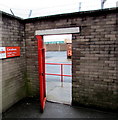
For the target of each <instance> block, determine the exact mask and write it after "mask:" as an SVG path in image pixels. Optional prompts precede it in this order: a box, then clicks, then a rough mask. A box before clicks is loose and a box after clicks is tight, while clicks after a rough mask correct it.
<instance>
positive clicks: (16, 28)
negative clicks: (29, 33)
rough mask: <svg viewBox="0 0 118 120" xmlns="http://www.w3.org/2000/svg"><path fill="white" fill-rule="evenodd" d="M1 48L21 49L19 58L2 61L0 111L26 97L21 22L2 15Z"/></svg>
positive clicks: (22, 26)
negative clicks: (0, 102)
mask: <svg viewBox="0 0 118 120" xmlns="http://www.w3.org/2000/svg"><path fill="white" fill-rule="evenodd" d="M1 40H2V46H3V47H13V46H19V47H20V48H21V50H20V52H21V56H20V57H14V58H7V59H2V60H0V62H2V69H0V70H2V110H3V111H5V110H6V109H8V108H9V107H11V106H12V105H13V104H14V103H16V102H17V101H19V100H20V99H22V98H24V97H25V96H26V79H25V77H26V61H25V39H24V24H23V22H22V20H20V19H16V18H14V17H10V16H7V15H4V14H2V39H1Z"/></svg>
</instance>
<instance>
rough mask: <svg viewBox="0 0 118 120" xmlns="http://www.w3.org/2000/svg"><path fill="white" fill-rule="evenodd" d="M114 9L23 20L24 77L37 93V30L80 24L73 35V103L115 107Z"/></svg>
mask: <svg viewBox="0 0 118 120" xmlns="http://www.w3.org/2000/svg"><path fill="white" fill-rule="evenodd" d="M116 11H117V9H115V10H109V9H108V10H104V11H93V12H85V13H84V12H83V13H76V14H67V15H57V16H52V17H42V18H37V19H35V18H34V19H27V20H25V22H26V24H25V34H26V56H27V76H28V86H29V93H30V95H31V96H34V95H38V94H39V92H38V91H39V80H38V61H37V60H38V58H37V56H38V53H37V41H36V39H35V37H34V36H35V31H36V30H44V29H55V28H65V27H78V26H79V27H80V33H79V34H73V38H72V39H73V40H72V45H73V57H72V64H73V66H72V74H73V77H72V104H73V105H84V106H91V107H92V106H93V107H98V108H104V109H118V102H117V100H118V83H117V81H118V78H117V64H116V63H117V50H118V47H117V24H116Z"/></svg>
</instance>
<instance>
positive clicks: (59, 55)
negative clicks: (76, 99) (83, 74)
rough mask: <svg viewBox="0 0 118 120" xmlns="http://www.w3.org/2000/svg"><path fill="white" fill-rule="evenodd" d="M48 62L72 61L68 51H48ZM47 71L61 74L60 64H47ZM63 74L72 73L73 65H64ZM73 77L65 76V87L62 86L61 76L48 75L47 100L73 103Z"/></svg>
mask: <svg viewBox="0 0 118 120" xmlns="http://www.w3.org/2000/svg"><path fill="white" fill-rule="evenodd" d="M46 62H47V63H71V60H68V59H67V56H66V51H49V52H46ZM46 73H54V74H60V66H59V65H46ZM63 74H67V75H71V74H72V71H71V66H67V65H66V66H64V71H63ZM71 84H72V78H71V77H64V82H63V87H61V82H60V76H52V75H47V76H46V88H47V89H46V91H47V100H49V101H53V102H58V103H64V104H71V99H72V93H71V91H72V89H71V87H72V86H71Z"/></svg>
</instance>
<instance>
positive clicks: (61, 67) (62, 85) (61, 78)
mask: <svg viewBox="0 0 118 120" xmlns="http://www.w3.org/2000/svg"><path fill="white" fill-rule="evenodd" d="M61 86H62V87H63V64H61Z"/></svg>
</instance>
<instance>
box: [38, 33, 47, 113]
mask: <svg viewBox="0 0 118 120" xmlns="http://www.w3.org/2000/svg"><path fill="white" fill-rule="evenodd" d="M36 38H37V40H38V64H39V65H38V72H39V83H40V84H39V89H40V110H41V112H43V110H44V107H45V102H46V86H45V84H46V83H45V50H44V48H43V37H42V36H39V35H37V36H36Z"/></svg>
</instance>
